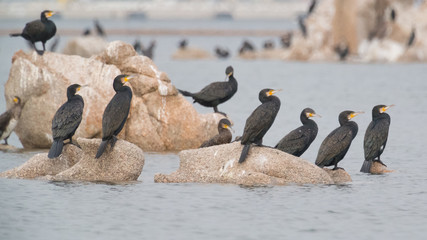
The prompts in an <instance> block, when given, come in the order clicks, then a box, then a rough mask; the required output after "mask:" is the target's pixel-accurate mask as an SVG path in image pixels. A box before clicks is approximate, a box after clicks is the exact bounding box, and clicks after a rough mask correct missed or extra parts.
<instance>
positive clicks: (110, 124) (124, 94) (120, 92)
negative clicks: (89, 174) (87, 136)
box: [95, 75, 132, 158]
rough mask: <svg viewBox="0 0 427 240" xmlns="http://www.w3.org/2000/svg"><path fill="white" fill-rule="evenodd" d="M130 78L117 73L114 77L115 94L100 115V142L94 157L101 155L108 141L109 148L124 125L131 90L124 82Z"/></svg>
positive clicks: (128, 108)
mask: <svg viewBox="0 0 427 240" xmlns="http://www.w3.org/2000/svg"><path fill="white" fill-rule="evenodd" d="M130 79H132V77H131V76H128V75H118V76H117V77H116V78H115V79H114V83H113V88H114V91H116V95H114V97H113V98H112V99H111V101H110V102H109V103H108V105H107V107H106V108H105V110H104V115H102V142H101V145H100V146H99V148H98V152H97V153H96V156H95V158H99V157H101V155H102V153H104V151H105V149H106V147H107V145H108V143H110V144H111V149H113V148H114V144H115V143H116V141H117V137H116V136H117V135H118V134H119V133H120V131H121V130H122V128H123V126H124V125H125V122H126V119H127V117H128V115H129V110H130V102H131V100H132V90H131V89H130V87H128V86H124V84H125V83H126V82H127V81H129V80H130Z"/></svg>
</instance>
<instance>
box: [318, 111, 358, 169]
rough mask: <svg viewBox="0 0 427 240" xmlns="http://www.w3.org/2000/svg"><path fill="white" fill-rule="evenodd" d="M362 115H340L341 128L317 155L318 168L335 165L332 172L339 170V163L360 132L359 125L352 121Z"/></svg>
mask: <svg viewBox="0 0 427 240" xmlns="http://www.w3.org/2000/svg"><path fill="white" fill-rule="evenodd" d="M360 113H363V112H353V111H344V112H341V113H340V115H339V117H338V120H339V123H340V125H341V126H340V127H338V128H336V129H335V130H334V131H332V132H331V133H330V134H329V135H328V136H327V137H326V138H325V140H323V142H322V144H321V145H320V148H319V152H318V154H317V159H316V165H317V166H319V167H321V168H322V167H324V166H332V165H334V166H335V167H334V168H333V169H332V170H337V169H339V167H338V166H337V165H338V162H339V161H341V160H342V159H343V158H344V156H345V154H346V153H347V151H348V149H349V148H350V145H351V142H352V141H353V139H354V138H355V137H356V135H357V131H358V126H357V123H355V122H353V121H350V120H351V119H352V118H354V117H355V116H357V115H359V114H360Z"/></svg>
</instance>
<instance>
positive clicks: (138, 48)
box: [133, 39, 142, 53]
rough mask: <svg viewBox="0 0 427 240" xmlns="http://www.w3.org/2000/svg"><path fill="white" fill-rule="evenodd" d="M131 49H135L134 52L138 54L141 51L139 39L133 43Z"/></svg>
mask: <svg viewBox="0 0 427 240" xmlns="http://www.w3.org/2000/svg"><path fill="white" fill-rule="evenodd" d="M133 49H135V52H137V53H139V52H141V50H142V44H141V41H140V40H139V39H136V40H135V42H134V43H133Z"/></svg>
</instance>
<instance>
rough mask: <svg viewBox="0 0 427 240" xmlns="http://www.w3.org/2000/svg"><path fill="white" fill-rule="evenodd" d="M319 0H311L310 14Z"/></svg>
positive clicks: (308, 12)
mask: <svg viewBox="0 0 427 240" xmlns="http://www.w3.org/2000/svg"><path fill="white" fill-rule="evenodd" d="M316 5H317V0H311V3H310V7H308V11H307V15H310V14H312V13H313V11H314V9H315V8H316Z"/></svg>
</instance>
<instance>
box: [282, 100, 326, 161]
mask: <svg viewBox="0 0 427 240" xmlns="http://www.w3.org/2000/svg"><path fill="white" fill-rule="evenodd" d="M316 116H318V117H320V115H317V114H316V112H315V111H314V110H313V109H311V108H305V109H304V110H302V112H301V115H300V120H301V122H302V124H303V125H302V126H301V127H299V128H297V129H294V130H293V131H291V132H290V133H288V134H287V135H286V136H284V137H283V138H282V139H281V140H280V141H279V143H278V144H277V145H276V147H275V148H277V149H279V150H281V151H283V152H287V153H289V154H292V155H294V156H297V157H299V156H301V155H302V154H303V153H304V152H305V151H306V150H307V148H308V147H310V144H311V143H312V142H313V141H314V139H316V136H317V131H318V128H317V124H316V122H315V121H313V120H311V119H310V118H311V117H316Z"/></svg>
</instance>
